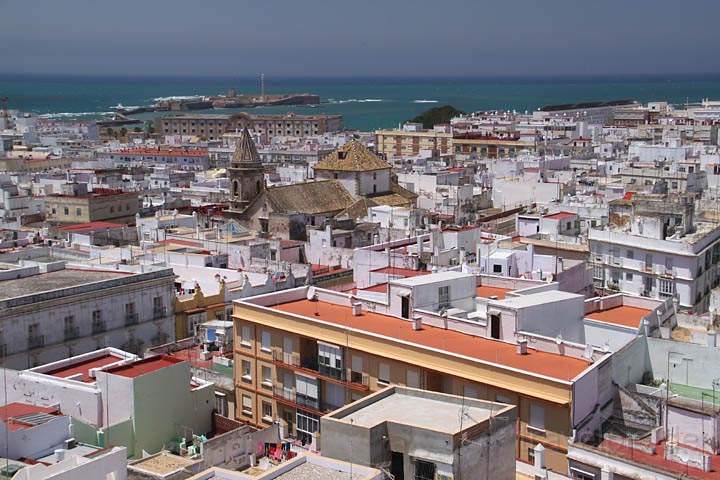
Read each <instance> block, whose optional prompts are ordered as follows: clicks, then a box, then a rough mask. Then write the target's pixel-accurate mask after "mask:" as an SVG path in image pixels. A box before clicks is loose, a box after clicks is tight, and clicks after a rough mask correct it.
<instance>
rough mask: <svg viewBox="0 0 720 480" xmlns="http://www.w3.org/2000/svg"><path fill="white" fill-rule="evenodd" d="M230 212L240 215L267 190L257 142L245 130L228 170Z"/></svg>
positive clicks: (245, 129)
mask: <svg viewBox="0 0 720 480" xmlns="http://www.w3.org/2000/svg"><path fill="white" fill-rule="evenodd" d="M228 179H229V180H230V209H229V210H230V211H233V212H234V213H240V212H242V211H243V210H245V209H246V208H247V207H248V205H250V203H252V201H253V200H255V199H256V198H257V197H258V195H260V193H261V192H262V191H263V190H264V189H265V175H264V173H263V167H262V163H261V162H260V156H259V155H258V152H257V148H255V142H253V139H252V137H251V136H250V132H249V131H248V129H247V128H244V129H243V131H242V133H241V134H240V139H239V140H238V142H237V144H236V146H235V153H234V154H233V156H232V158H231V159H230V168H228Z"/></svg>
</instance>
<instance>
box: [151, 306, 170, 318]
mask: <svg viewBox="0 0 720 480" xmlns="http://www.w3.org/2000/svg"><path fill="white" fill-rule="evenodd" d="M165 317H167V308H165V307H155V308H154V309H153V320H162V319H163V318H165Z"/></svg>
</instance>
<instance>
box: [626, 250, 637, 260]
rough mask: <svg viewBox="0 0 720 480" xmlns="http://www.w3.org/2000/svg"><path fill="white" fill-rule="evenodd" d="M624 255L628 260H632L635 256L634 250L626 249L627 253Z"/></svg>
mask: <svg viewBox="0 0 720 480" xmlns="http://www.w3.org/2000/svg"><path fill="white" fill-rule="evenodd" d="M625 256H626V257H627V258H629V259H630V260H632V259H633V258H635V252H634V251H632V250H628V251H627V255H625Z"/></svg>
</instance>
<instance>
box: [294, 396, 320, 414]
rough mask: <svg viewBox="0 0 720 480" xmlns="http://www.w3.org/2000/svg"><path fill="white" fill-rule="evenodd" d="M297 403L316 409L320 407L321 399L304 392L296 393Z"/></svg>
mask: <svg viewBox="0 0 720 480" xmlns="http://www.w3.org/2000/svg"><path fill="white" fill-rule="evenodd" d="M295 403H297V404H298V405H302V406H303V407H308V408H312V409H315V410H319V409H320V401H319V400H318V399H317V398H312V397H308V396H307V395H303V394H302V393H297V392H296V393H295Z"/></svg>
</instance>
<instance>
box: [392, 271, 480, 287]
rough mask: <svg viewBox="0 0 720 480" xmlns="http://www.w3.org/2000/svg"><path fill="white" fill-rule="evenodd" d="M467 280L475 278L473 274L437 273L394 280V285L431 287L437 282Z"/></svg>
mask: <svg viewBox="0 0 720 480" xmlns="http://www.w3.org/2000/svg"><path fill="white" fill-rule="evenodd" d="M466 278H473V279H474V278H475V275H473V274H472V273H461V272H452V271H447V272H437V273H432V274H430V275H415V276H413V277H408V278H403V279H400V280H392V283H394V284H396V285H403V286H406V287H414V286H418V285H430V284H433V283H437V282H447V281H451V280H461V279H466Z"/></svg>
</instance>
